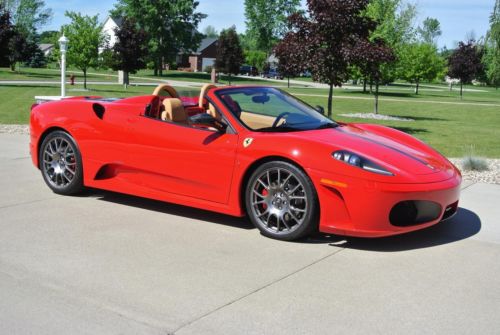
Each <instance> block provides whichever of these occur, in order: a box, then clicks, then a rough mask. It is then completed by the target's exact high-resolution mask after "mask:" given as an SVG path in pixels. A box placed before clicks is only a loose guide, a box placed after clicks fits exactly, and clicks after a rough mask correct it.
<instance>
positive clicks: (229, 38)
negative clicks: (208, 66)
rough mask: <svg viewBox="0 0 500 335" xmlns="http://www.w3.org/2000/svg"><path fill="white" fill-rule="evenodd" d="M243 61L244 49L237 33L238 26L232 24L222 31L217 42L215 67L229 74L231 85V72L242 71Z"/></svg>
mask: <svg viewBox="0 0 500 335" xmlns="http://www.w3.org/2000/svg"><path fill="white" fill-rule="evenodd" d="M243 61H244V57H243V49H242V48H241V44H240V39H239V36H238V34H237V33H236V27H235V26H232V27H231V28H229V29H225V30H223V31H221V33H220V36H219V41H218V44H217V57H216V59H215V68H216V70H217V71H219V72H223V73H225V74H227V75H228V76H229V80H228V81H229V85H231V74H234V75H236V74H238V73H239V72H240V67H241V64H243Z"/></svg>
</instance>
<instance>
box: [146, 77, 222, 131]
mask: <svg viewBox="0 0 500 335" xmlns="http://www.w3.org/2000/svg"><path fill="white" fill-rule="evenodd" d="M216 87H217V86H215V85H213V84H205V85H203V87H202V88H201V90H200V94H199V97H198V104H197V105H186V104H185V103H184V102H183V100H181V97H180V95H179V94H178V92H177V91H176V90H175V88H173V87H172V86H170V85H168V84H161V85H159V86H158V87H156V88H155V90H154V92H153V95H154V96H155V98H154V99H153V100H152V101H151V103H150V104H149V105H148V107H147V108H146V115H147V116H149V117H151V118H155V119H159V120H162V121H166V122H173V123H177V124H181V125H187V126H195V125H193V124H191V122H190V117H192V116H194V115H198V114H202V113H207V114H209V115H211V116H212V117H214V118H215V119H216V120H218V121H222V119H223V117H222V115H221V114H220V112H219V111H218V110H217V109H216V108H215V106H214V105H213V104H211V103H209V102H208V101H207V99H206V98H205V96H206V94H207V93H208V91H209V90H210V89H212V88H216ZM196 127H199V125H196ZM201 127H203V126H201Z"/></svg>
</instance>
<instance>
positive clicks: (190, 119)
mask: <svg viewBox="0 0 500 335" xmlns="http://www.w3.org/2000/svg"><path fill="white" fill-rule="evenodd" d="M30 130H31V144H30V150H31V156H32V159H33V163H34V165H35V166H36V167H37V168H39V169H40V170H41V172H42V176H43V178H44V179H45V182H46V183H47V185H48V186H49V187H50V188H51V189H52V190H53V191H54V192H56V193H59V194H74V193H77V192H79V191H81V190H82V188H83V187H93V188H99V189H106V190H111V191H116V192H122V193H128V194H132V195H137V196H141V197H146V198H152V199H157V200H163V201H168V202H172V203H177V204H182V205H186V206H192V207H197V208H202V209H205V210H210V211H215V212H220V213H225V214H229V215H234V216H244V215H247V216H248V218H249V219H250V220H251V221H252V222H253V224H254V225H255V226H256V227H257V228H258V229H260V231H261V232H262V234H264V235H266V236H269V237H272V238H277V239H282V240H294V239H298V238H300V237H303V236H305V235H307V234H309V233H311V232H312V231H314V230H317V229H319V230H320V231H321V232H325V233H334V234H339V235H350V236H362V237H378V236H388V235H394V234H400V233H405V232H409V231H414V230H418V229H422V228H425V227H429V226H431V225H434V224H436V223H438V222H440V221H442V220H444V219H447V218H449V217H451V216H452V215H453V214H454V213H455V212H456V211H457V206H458V200H459V193H460V182H461V175H460V172H459V171H458V170H457V169H456V168H455V167H454V166H453V164H451V163H450V162H449V161H448V160H447V159H446V158H445V157H443V156H442V155H440V154H439V153H438V152H436V151H435V150H433V149H432V148H430V147H429V146H427V145H426V144H424V143H423V142H421V141H419V140H417V139H415V138H414V137H412V136H410V135H407V134H405V133H403V132H400V131H397V130H395V129H392V128H387V127H383V126H378V125H369V124H345V123H340V122H334V121H332V120H330V119H328V118H326V117H325V116H323V115H322V113H321V110H317V109H315V108H313V107H311V106H309V105H307V104H306V103H304V102H302V101H300V100H298V99H296V98H294V97H293V96H291V95H289V94H288V93H286V92H283V91H281V90H279V89H276V88H272V87H232V86H231V87H228V86H226V87H215V86H213V85H205V86H204V87H203V88H202V89H201V92H200V96H199V98H197V99H193V98H189V97H180V96H179V94H178V93H177V92H176V90H175V89H173V88H172V87H170V86H168V85H161V86H159V87H158V88H157V89H156V90H155V92H154V93H153V94H152V95H147V96H138V97H132V98H123V99H108V98H101V97H77V98H68V99H64V100H62V101H58V102H49V103H44V104H40V105H36V106H34V107H33V109H32V112H31V124H30Z"/></svg>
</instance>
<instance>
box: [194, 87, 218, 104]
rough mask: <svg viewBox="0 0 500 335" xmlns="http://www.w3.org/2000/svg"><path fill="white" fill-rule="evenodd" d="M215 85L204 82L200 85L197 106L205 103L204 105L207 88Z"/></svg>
mask: <svg viewBox="0 0 500 335" xmlns="http://www.w3.org/2000/svg"><path fill="white" fill-rule="evenodd" d="M216 87H217V86H215V85H214V84H205V85H203V86H202V87H201V91H200V98H199V99H198V107H200V108H204V107H205V105H204V102H205V95H206V94H207V92H208V90H210V89H212V88H216Z"/></svg>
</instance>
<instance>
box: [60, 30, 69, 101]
mask: <svg viewBox="0 0 500 335" xmlns="http://www.w3.org/2000/svg"><path fill="white" fill-rule="evenodd" d="M67 48H68V38H67V37H66V36H64V33H63V35H62V36H61V38H60V39H59V49H60V50H61V99H62V98H64V97H65V96H66V50H67Z"/></svg>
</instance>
